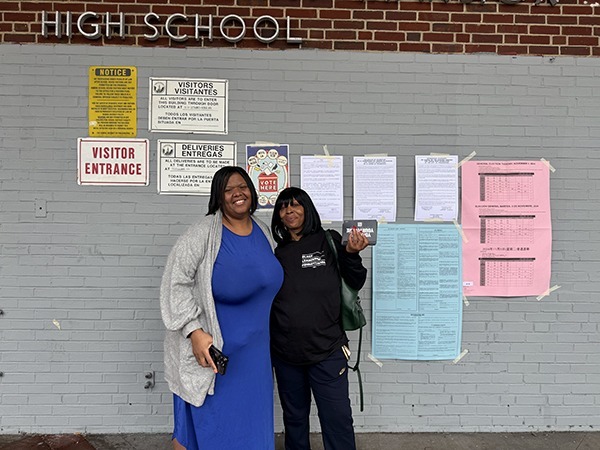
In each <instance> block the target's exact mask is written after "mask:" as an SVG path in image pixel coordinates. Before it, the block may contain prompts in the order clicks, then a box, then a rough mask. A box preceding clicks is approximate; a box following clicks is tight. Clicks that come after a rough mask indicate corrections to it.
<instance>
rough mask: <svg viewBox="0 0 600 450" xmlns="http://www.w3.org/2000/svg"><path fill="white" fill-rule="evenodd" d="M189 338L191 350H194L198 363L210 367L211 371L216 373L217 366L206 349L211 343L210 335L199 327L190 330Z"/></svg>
mask: <svg viewBox="0 0 600 450" xmlns="http://www.w3.org/2000/svg"><path fill="white" fill-rule="evenodd" d="M190 339H191V341H192V352H194V356H195V357H196V361H198V364H200V365H201V366H202V367H212V369H213V372H215V373H217V366H215V363H214V362H213V360H212V358H211V357H210V353H209V352H208V349H209V348H210V346H211V345H212V343H213V338H212V336H211V335H210V334H208V333H207V332H206V331H204V330H203V329H202V328H199V329H197V330H194V331H192V333H191V334H190Z"/></svg>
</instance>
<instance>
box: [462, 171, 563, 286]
mask: <svg viewBox="0 0 600 450" xmlns="http://www.w3.org/2000/svg"><path fill="white" fill-rule="evenodd" d="M461 214H462V229H463V232H464V233H465V237H466V240H467V241H468V242H463V293H464V295H466V296H475V295H476V296H491V297H518V296H529V295H535V296H537V295H541V294H543V293H544V292H546V291H547V290H548V289H549V287H550V275H551V273H550V270H551V257H552V224H551V218H550V176H549V168H548V166H547V165H546V164H545V163H544V162H542V161H468V162H466V163H465V164H463V165H462V213H461Z"/></svg>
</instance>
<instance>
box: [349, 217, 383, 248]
mask: <svg viewBox="0 0 600 450" xmlns="http://www.w3.org/2000/svg"><path fill="white" fill-rule="evenodd" d="M352 228H356V229H357V230H358V231H362V232H363V234H364V235H365V236H366V238H367V239H368V241H369V245H375V244H376V243H377V221H376V220H344V223H343V225H342V244H343V245H346V244H347V243H348V235H349V234H350V232H351V231H352Z"/></svg>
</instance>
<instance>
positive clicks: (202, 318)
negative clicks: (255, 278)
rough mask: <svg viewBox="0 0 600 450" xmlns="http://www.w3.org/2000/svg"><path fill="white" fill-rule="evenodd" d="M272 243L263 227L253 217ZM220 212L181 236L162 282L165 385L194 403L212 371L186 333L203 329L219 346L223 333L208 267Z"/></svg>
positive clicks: (209, 384)
mask: <svg viewBox="0 0 600 450" xmlns="http://www.w3.org/2000/svg"><path fill="white" fill-rule="evenodd" d="M252 220H254V222H255V223H256V224H258V226H259V227H260V228H261V229H262V231H263V233H264V234H265V236H266V237H267V239H268V241H269V243H270V244H271V248H273V247H274V243H273V240H272V238H271V233H270V231H269V228H268V227H267V225H265V224H264V223H263V222H261V221H260V220H258V219H256V218H253V219H252ZM222 224H223V221H222V214H221V212H220V211H217V213H216V214H214V215H209V216H205V217H203V218H202V219H201V220H199V221H198V222H196V223H195V224H194V225H192V226H191V227H190V228H188V229H187V231H186V232H185V233H184V234H182V235H181V236H180V237H179V239H178V240H177V242H176V243H175V245H174V246H173V249H172V250H171V253H170V254H169V258H168V259H167V264H166V266H165V271H164V273H163V278H162V283H161V286H160V310H161V314H162V319H163V322H164V324H165V327H166V328H167V331H166V335H165V343H164V351H165V355H164V356H165V379H166V381H167V383H168V385H169V389H170V390H171V391H172V392H174V393H175V394H177V395H178V396H179V397H181V398H182V399H183V400H185V401H186V402H188V403H191V404H192V405H194V406H200V405H202V403H204V399H205V398H206V395H207V394H209V395H213V394H214V385H215V374H214V372H213V371H212V368H210V367H202V366H201V365H199V364H198V362H197V361H196V358H195V357H194V354H193V352H192V344H191V340H190V339H188V338H187V336H188V335H189V334H190V333H191V332H192V331H194V330H197V329H199V328H202V329H203V330H204V331H206V332H207V333H209V334H210V335H212V337H213V341H214V345H215V347H217V348H221V349H222V348H223V336H222V335H221V328H220V327H219V322H218V320H217V312H216V309H215V302H214V299H213V295H212V287H211V283H212V271H213V265H214V262H215V260H216V259H217V254H218V253H219V248H220V247H221V235H222Z"/></svg>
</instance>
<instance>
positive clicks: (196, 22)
mask: <svg viewBox="0 0 600 450" xmlns="http://www.w3.org/2000/svg"><path fill="white" fill-rule="evenodd" d="M217 21H218V19H217V20H215V18H214V17H213V15H212V14H209V15H208V16H205V17H203V16H200V15H198V14H196V15H194V16H189V17H188V16H186V15H184V14H179V13H176V14H171V15H170V16H167V17H161V16H160V15H158V14H156V13H148V14H146V15H145V16H144V25H145V26H146V28H147V33H145V34H144V38H145V39H147V40H149V41H155V40H157V39H158V38H159V37H160V36H161V30H162V32H163V33H164V34H165V35H167V36H168V37H169V38H170V39H171V40H173V41H176V42H184V41H187V40H188V39H190V37H191V36H189V35H187V34H180V31H179V29H178V28H179V26H183V25H186V26H190V25H193V29H194V36H193V38H194V39H195V40H197V41H199V40H200V39H203V38H206V39H208V40H209V41H212V40H213V39H214V37H215V34H218V36H219V37H222V38H224V39H225V40H226V41H228V42H231V43H236V42H239V41H241V40H242V39H244V37H245V36H246V32H247V31H248V26H247V24H246V21H245V20H244V19H243V18H242V17H240V16H238V15H236V14H229V15H228V16H225V17H223V18H222V19H221V20H220V21H218V23H217ZM41 25H42V27H41V34H42V36H44V37H46V38H47V37H48V36H50V35H54V36H55V37H57V38H59V39H60V38H62V37H63V36H65V37H67V38H70V37H72V36H73V35H74V34H75V33H79V34H81V35H82V36H83V37H85V38H86V39H92V40H93V39H99V38H101V37H103V36H104V37H106V38H107V39H110V38H111V37H112V36H113V35H116V36H119V37H121V38H122V39H124V38H125V36H126V34H127V33H126V27H127V20H126V16H125V13H118V14H111V13H109V12H107V13H104V14H97V13H95V12H91V11H88V12H84V13H82V14H80V15H78V16H77V15H74V14H73V13H72V12H70V11H69V12H66V13H61V12H59V11H56V12H54V13H48V12H46V11H42V23H41ZM230 27H235V29H236V30H239V31H236V33H237V34H236V35H231V34H229V32H230V30H229V28H230ZM261 27H265V28H268V29H267V30H261ZM252 32H253V34H254V37H255V38H256V39H257V40H258V41H260V42H262V43H264V44H270V43H271V42H273V41H275V40H276V39H277V38H278V37H279V34H280V27H279V23H278V22H277V20H276V19H275V18H273V17H271V16H266V15H265V16H260V17H258V18H257V19H256V20H255V21H254V24H253V25H252ZM285 33H286V35H285V38H286V42H287V43H288V44H301V43H302V39H301V38H299V37H292V35H291V30H290V17H289V16H286V30H285Z"/></svg>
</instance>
